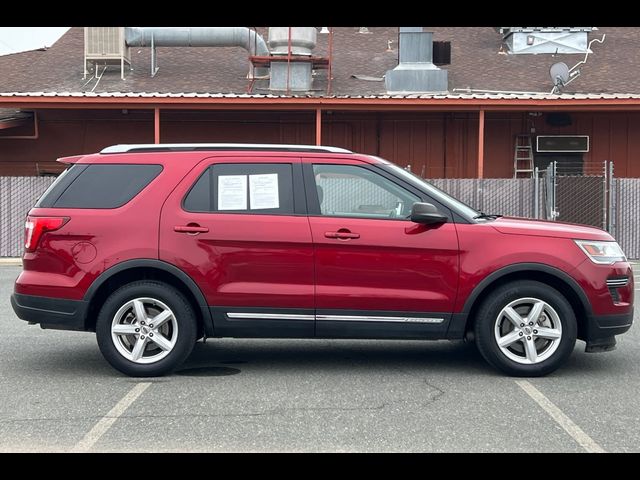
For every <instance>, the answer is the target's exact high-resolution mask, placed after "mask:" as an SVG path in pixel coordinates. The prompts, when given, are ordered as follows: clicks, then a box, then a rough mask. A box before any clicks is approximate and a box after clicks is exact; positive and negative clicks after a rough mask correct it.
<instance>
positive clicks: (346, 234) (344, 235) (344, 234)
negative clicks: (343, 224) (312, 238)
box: [324, 228, 360, 240]
mask: <svg viewBox="0 0 640 480" xmlns="http://www.w3.org/2000/svg"><path fill="white" fill-rule="evenodd" d="M324 236H325V237H327V238H337V239H338V240H351V239H354V238H360V234H359V233H352V232H350V231H349V230H347V229H346V228H341V229H340V230H338V231H337V232H324Z"/></svg>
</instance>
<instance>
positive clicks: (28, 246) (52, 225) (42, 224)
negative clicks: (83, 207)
mask: <svg viewBox="0 0 640 480" xmlns="http://www.w3.org/2000/svg"><path fill="white" fill-rule="evenodd" d="M68 221H69V217H30V216H29V217H27V221H26V223H25V224H24V249H25V250H26V251H27V252H34V251H35V250H36V248H37V247H38V242H40V237H42V234H44V233H45V232H53V231H54V230H58V229H59V228H60V227H62V226H63V225H64V224H65V223H67V222H68Z"/></svg>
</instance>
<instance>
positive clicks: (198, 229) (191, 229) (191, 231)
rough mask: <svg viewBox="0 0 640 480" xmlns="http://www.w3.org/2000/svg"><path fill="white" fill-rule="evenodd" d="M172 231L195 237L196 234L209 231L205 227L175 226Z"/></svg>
mask: <svg viewBox="0 0 640 480" xmlns="http://www.w3.org/2000/svg"><path fill="white" fill-rule="evenodd" d="M173 231H174V232H178V233H189V234H191V235H197V234H198V233H207V232H208V231H209V229H208V228H207V227H201V226H200V225H176V226H175V227H173Z"/></svg>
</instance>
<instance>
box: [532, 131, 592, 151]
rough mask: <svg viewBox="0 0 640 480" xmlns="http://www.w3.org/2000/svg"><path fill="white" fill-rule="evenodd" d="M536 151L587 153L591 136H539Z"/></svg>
mask: <svg viewBox="0 0 640 480" xmlns="http://www.w3.org/2000/svg"><path fill="white" fill-rule="evenodd" d="M536 151H537V152H539V153H586V152H588V151H589V135H538V136H537V137H536Z"/></svg>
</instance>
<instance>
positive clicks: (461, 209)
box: [381, 159, 480, 220]
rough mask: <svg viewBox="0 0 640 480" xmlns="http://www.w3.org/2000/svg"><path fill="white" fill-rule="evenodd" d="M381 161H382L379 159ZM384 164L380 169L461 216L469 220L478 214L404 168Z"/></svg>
mask: <svg viewBox="0 0 640 480" xmlns="http://www.w3.org/2000/svg"><path fill="white" fill-rule="evenodd" d="M381 160H382V159H381ZM383 161H384V163H383V164H382V165H381V167H382V168H383V169H385V170H389V171H391V172H392V173H394V174H395V175H397V176H399V177H401V178H402V179H403V180H406V181H407V182H409V183H410V184H412V185H414V186H416V187H418V188H419V189H421V190H424V191H426V192H427V193H428V194H429V195H431V196H432V197H433V198H434V199H435V200H438V201H439V202H442V203H444V204H445V205H449V206H451V207H452V208H453V209H454V210H456V211H457V212H458V213H460V214H461V215H462V216H464V217H466V218H467V219H469V220H471V219H473V218H474V217H476V216H477V215H479V214H480V212H479V211H478V210H476V209H475V208H471V207H470V206H469V205H467V204H466V203H463V202H461V201H460V200H458V199H456V198H453V197H452V196H451V195H449V194H448V193H445V192H443V191H442V190H440V189H439V188H437V187H435V186H433V185H432V184H430V183H429V182H427V181H425V180H424V179H423V178H420V177H419V176H417V175H415V174H413V173H411V172H409V171H407V170H405V169H404V168H400V167H399V166H397V165H394V164H393V163H389V162H387V161H386V160H383Z"/></svg>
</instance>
